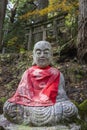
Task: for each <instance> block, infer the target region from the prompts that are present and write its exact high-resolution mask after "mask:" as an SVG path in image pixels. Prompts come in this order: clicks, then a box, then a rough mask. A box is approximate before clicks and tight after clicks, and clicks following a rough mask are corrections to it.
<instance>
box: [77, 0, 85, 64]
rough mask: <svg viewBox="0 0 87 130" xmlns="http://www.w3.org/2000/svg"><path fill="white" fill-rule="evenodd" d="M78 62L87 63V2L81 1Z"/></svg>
mask: <svg viewBox="0 0 87 130" xmlns="http://www.w3.org/2000/svg"><path fill="white" fill-rule="evenodd" d="M78 60H79V62H80V63H87V0H79V18H78Z"/></svg>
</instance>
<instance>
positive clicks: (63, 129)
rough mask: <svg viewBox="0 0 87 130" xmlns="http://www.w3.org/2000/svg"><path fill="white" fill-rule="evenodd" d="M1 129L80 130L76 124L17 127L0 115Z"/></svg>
mask: <svg viewBox="0 0 87 130" xmlns="http://www.w3.org/2000/svg"><path fill="white" fill-rule="evenodd" d="M1 127H3V129H4V130H80V126H78V125H76V124H69V126H66V125H60V124H59V125H56V126H44V127H33V126H24V125H23V124H22V125H17V124H14V123H11V122H9V121H8V120H7V119H6V118H5V117H4V116H3V115H0V128H1ZM0 130H2V129H0Z"/></svg>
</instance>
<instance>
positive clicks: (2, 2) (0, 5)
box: [0, 0, 7, 51]
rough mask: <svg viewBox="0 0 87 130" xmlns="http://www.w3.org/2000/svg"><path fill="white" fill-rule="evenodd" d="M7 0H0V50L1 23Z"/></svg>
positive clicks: (0, 41) (0, 48) (0, 44)
mask: <svg viewBox="0 0 87 130" xmlns="http://www.w3.org/2000/svg"><path fill="white" fill-rule="evenodd" d="M6 6H7V0H0V51H1V50H2V46H3V45H2V37H3V23H4V18H5V13H6Z"/></svg>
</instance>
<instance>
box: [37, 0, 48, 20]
mask: <svg viewBox="0 0 87 130" xmlns="http://www.w3.org/2000/svg"><path fill="white" fill-rule="evenodd" d="M48 4H49V0H37V9H38V10H41V9H44V8H46V7H48ZM45 20H47V15H44V16H39V17H37V20H36V22H41V21H45Z"/></svg>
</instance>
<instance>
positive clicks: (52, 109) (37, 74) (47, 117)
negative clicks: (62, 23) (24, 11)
mask: <svg viewBox="0 0 87 130" xmlns="http://www.w3.org/2000/svg"><path fill="white" fill-rule="evenodd" d="M64 86H65V81H64V77H63V74H62V73H61V72H60V71H59V70H58V69H57V68H54V67H52V48H51V45H50V43H49V42H47V41H39V42H37V43H36V44H35V46H34V50H33V65H32V67H30V68H29V69H27V70H26V71H25V72H24V74H23V76H22V79H21V81H20V83H19V86H18V88H17V90H16V93H15V94H14V95H13V97H12V98H10V99H8V100H7V101H6V102H5V104H4V107H3V112H4V116H5V117H6V118H7V119H8V120H9V121H11V122H14V123H17V124H22V123H23V124H26V125H31V124H32V125H34V126H44V125H56V124H57V123H60V122H64V121H65V120H66V121H69V120H70V119H71V118H72V117H77V115H78V110H77V108H76V106H75V105H74V104H73V103H72V102H71V101H70V100H69V98H68V97H67V95H66V92H65V90H64Z"/></svg>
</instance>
